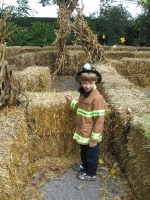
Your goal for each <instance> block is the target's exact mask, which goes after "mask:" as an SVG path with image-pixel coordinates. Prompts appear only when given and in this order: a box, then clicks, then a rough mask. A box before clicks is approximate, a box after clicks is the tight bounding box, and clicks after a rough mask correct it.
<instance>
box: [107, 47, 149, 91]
mask: <svg viewBox="0 0 150 200" xmlns="http://www.w3.org/2000/svg"><path fill="white" fill-rule="evenodd" d="M105 48H106V50H107V51H106V55H107V58H109V59H110V62H111V64H112V66H113V67H115V69H116V70H117V71H118V73H119V74H121V75H122V76H124V77H125V78H127V79H128V80H129V81H131V82H132V83H134V84H135V85H137V86H140V87H145V88H147V87H149V85H150V70H149V69H150V48H149V47H126V46H125V47H124V46H122V47H121V46H115V47H110V48H107V47H105Z"/></svg>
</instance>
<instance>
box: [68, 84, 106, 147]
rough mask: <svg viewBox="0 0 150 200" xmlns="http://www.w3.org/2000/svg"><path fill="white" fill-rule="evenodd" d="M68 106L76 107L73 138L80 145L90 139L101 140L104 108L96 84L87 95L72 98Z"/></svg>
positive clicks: (85, 143)
mask: <svg viewBox="0 0 150 200" xmlns="http://www.w3.org/2000/svg"><path fill="white" fill-rule="evenodd" d="M85 94H86V93H85ZM70 107H71V108H76V109H77V115H76V130H75V133H74V136H73V139H74V140H76V142H77V143H79V144H82V145H87V144H88V143H89V142H90V141H96V142H101V140H102V133H103V128H104V115H105V110H104V99H103V96H102V95H101V94H100V93H99V91H98V90H97V89H96V85H95V87H94V89H93V90H91V91H90V93H89V95H87V96H85V95H83V94H80V96H79V100H78V101H76V100H72V102H71V104H70Z"/></svg>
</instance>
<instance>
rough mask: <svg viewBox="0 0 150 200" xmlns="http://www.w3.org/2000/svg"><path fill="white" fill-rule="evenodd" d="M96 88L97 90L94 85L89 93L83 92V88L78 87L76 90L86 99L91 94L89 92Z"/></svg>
mask: <svg viewBox="0 0 150 200" xmlns="http://www.w3.org/2000/svg"><path fill="white" fill-rule="evenodd" d="M96 88H97V87H96V85H94V88H93V89H92V90H90V91H89V92H85V90H84V89H83V87H80V88H79V90H78V92H79V93H80V94H82V95H83V96H84V98H87V97H88V96H89V95H90V94H91V92H92V91H93V90H95V89H96Z"/></svg>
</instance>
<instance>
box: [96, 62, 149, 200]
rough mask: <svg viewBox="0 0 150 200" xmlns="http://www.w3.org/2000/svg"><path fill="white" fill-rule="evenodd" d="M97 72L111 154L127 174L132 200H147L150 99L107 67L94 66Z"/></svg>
mask: <svg viewBox="0 0 150 200" xmlns="http://www.w3.org/2000/svg"><path fill="white" fill-rule="evenodd" d="M97 69H98V70H99V71H100V72H101V74H102V77H103V82H102V86H101V91H102V94H103V96H104V98H105V99H106V101H107V103H108V107H109V108H111V115H110V121H111V129H109V130H110V135H111V136H110V137H111V138H110V140H111V152H112V153H113V155H115V158H116V159H117V161H118V162H119V164H120V166H121V168H122V169H123V170H124V171H126V172H127V173H126V176H127V179H128V181H129V184H130V185H131V188H132V191H133V193H134V195H135V197H136V199H138V200H143V199H149V192H148V191H149V183H150V176H149V174H150V171H149V169H150V154H149V151H150V139H149V138H150V135H149V134H150V133H149V130H150V123H149V122H150V115H149V113H148V111H149V110H150V100H149V99H148V98H147V97H146V96H145V95H144V94H143V93H141V91H140V90H139V89H137V88H136V87H135V85H133V84H132V83H131V82H129V81H128V80H126V79H124V78H123V77H121V76H120V75H119V74H118V73H117V71H116V70H115V69H114V68H112V67H111V66H108V65H97ZM145 110H147V113H146V111H145ZM133 169H134V170H133ZM142 169H143V170H142ZM133 171H134V172H133ZM139 173H140V174H139ZM141 188H142V190H141Z"/></svg>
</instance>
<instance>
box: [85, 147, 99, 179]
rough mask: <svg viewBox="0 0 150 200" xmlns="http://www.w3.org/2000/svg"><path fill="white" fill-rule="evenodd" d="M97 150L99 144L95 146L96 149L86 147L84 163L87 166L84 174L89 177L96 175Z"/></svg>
mask: <svg viewBox="0 0 150 200" xmlns="http://www.w3.org/2000/svg"><path fill="white" fill-rule="evenodd" d="M99 148H100V144H99V143H98V144H97V145H96V147H89V146H87V145H86V162H87V166H88V168H87V170H86V173H87V175H89V176H95V175H96V170H97V166H98V157H99Z"/></svg>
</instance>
